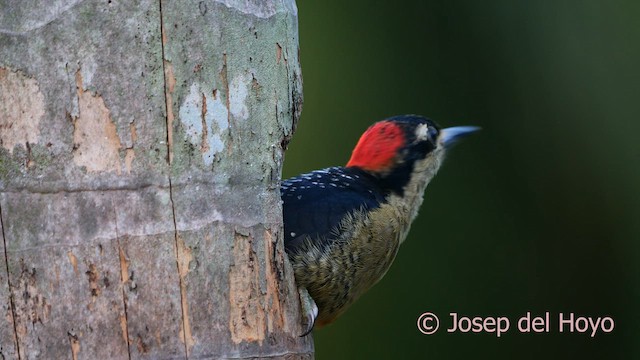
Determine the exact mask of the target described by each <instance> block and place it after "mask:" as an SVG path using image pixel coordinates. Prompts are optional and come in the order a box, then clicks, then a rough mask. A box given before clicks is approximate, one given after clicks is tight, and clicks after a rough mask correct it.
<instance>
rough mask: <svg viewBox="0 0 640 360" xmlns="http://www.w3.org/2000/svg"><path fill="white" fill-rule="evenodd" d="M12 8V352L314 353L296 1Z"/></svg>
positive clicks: (2, 132)
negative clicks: (292, 155)
mask: <svg viewBox="0 0 640 360" xmlns="http://www.w3.org/2000/svg"><path fill="white" fill-rule="evenodd" d="M45 4H46V5H41V2H40V1H37V0H26V1H25V0H20V1H19V0H5V1H1V0H0V219H1V222H0V225H1V227H2V240H3V241H2V243H0V246H1V249H2V252H1V253H0V254H1V255H0V256H2V258H3V260H2V261H1V263H2V266H0V304H1V306H2V316H0V355H2V356H4V358H9V359H10V358H18V359H33V358H44V359H54V358H72V359H106V358H113V359H131V358H136V359H137V358H149V359H156V358H192V359H209V358H260V357H268V358H302V359H307V358H312V357H313V340H312V338H311V337H310V336H308V337H305V338H300V337H299V336H298V335H299V334H300V333H301V332H302V324H301V316H300V313H299V303H298V297H297V292H296V287H295V284H294V282H293V273H292V271H291V267H290V265H289V263H288V260H287V258H286V255H285V253H284V249H283V243H282V216H281V213H282V212H281V201H280V192H279V182H280V176H281V175H280V174H281V166H282V160H283V151H284V150H283V148H284V147H286V143H287V141H288V139H289V138H290V136H291V135H292V132H293V130H294V128H295V124H296V122H297V119H298V116H299V113H300V108H301V102H302V80H301V75H300V64H299V60H298V34H297V32H298V29H297V10H296V5H295V2H294V0H281V1H276V0H269V1H258V0H255V1H251V0H250V1H244V0H208V1H199V2H195V1H166V0H162V1H159V0H157V1H151V0H139V1H115V0H114V1H107V0H103V1H98V0H84V1H82V0H57V1H51V2H45Z"/></svg>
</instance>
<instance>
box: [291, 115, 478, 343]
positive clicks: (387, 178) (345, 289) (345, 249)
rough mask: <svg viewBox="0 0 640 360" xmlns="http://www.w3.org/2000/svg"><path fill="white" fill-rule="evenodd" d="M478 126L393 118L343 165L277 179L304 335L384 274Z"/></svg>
mask: <svg viewBox="0 0 640 360" xmlns="http://www.w3.org/2000/svg"><path fill="white" fill-rule="evenodd" d="M478 129H479V128H477V127H472V126H461V127H452V128H447V129H441V128H440V127H439V126H438V125H437V124H436V123H435V122H433V121H432V120H430V119H427V118H424V117H422V116H417V115H403V116H395V117H392V118H389V119H386V120H383V121H380V122H377V123H375V124H373V125H372V126H371V127H369V129H367V131H365V133H364V134H363V135H362V137H361V138H360V140H359V141H358V144H357V145H356V147H355V149H354V150H353V153H352V155H351V159H350V160H349V162H348V163H347V165H346V166H345V167H341V166H340V167H331V168H327V169H323V170H316V171H313V172H310V173H307V174H303V175H300V176H296V177H294V178H291V179H288V180H285V181H283V183H282V188H281V194H282V200H283V215H284V230H285V237H284V244H285V250H286V252H287V254H288V255H289V259H290V261H291V263H292V265H293V270H294V273H295V279H296V285H297V286H298V291H299V293H300V300H301V303H302V309H303V312H304V315H305V317H306V322H307V324H306V330H305V332H304V334H303V336H304V335H306V334H308V333H309V332H311V330H312V329H313V327H314V324H315V325H317V326H323V325H326V324H328V323H331V322H332V321H334V320H335V319H336V318H337V317H338V316H339V315H340V314H341V313H343V312H344V311H345V310H346V309H347V307H349V305H351V304H352V303H353V302H354V301H355V300H356V299H358V297H360V296H361V295H362V294H363V293H364V292H365V291H367V290H368V289H369V288H370V287H371V286H373V285H374V284H375V283H377V282H378V281H379V280H380V279H381V278H382V277H383V276H384V274H385V273H386V272H387V270H388V269H389V267H390V266H391V263H392V262H393V259H394V258H395V256H396V253H397V252H398V247H399V246H400V244H402V242H403V241H404V240H405V238H406V237H407V233H408V232H409V228H410V226H411V222H412V221H413V219H415V217H416V215H417V214H418V209H419V208H420V205H421V204H422V198H423V193H424V190H425V188H426V186H427V184H428V183H429V181H430V180H431V179H432V178H433V176H434V175H435V174H436V172H437V171H438V168H439V167H440V164H441V163H442V160H443V159H444V155H445V153H446V151H447V149H448V148H449V147H450V146H451V145H452V144H453V143H455V142H456V141H457V140H458V139H460V138H461V137H463V136H465V135H468V134H470V133H472V132H474V131H476V130H478Z"/></svg>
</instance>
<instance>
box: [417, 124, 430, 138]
mask: <svg viewBox="0 0 640 360" xmlns="http://www.w3.org/2000/svg"><path fill="white" fill-rule="evenodd" d="M428 137H429V126H427V125H426V124H420V125H418V127H417V128H416V139H418V140H420V141H422V140H427V138H428Z"/></svg>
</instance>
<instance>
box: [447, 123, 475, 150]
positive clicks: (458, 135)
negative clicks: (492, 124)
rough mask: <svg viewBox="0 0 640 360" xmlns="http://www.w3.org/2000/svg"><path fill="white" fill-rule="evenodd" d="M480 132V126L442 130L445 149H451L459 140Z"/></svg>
mask: <svg viewBox="0 0 640 360" xmlns="http://www.w3.org/2000/svg"><path fill="white" fill-rule="evenodd" d="M478 130H480V127H478V126H455V127H450V128H446V129H442V130H440V138H441V139H442V143H443V144H444V147H446V148H450V147H451V146H452V145H453V144H455V143H457V142H458V140H460V139H462V138H464V137H467V136H469V135H471V134H472V133H474V132H476V131H478Z"/></svg>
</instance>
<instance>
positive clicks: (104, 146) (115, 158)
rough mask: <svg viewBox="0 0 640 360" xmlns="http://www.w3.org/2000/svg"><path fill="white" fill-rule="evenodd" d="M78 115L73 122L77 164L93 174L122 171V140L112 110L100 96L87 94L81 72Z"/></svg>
mask: <svg viewBox="0 0 640 360" xmlns="http://www.w3.org/2000/svg"><path fill="white" fill-rule="evenodd" d="M76 86H77V93H78V116H77V117H75V118H74V119H73V144H74V145H73V161H74V163H75V164H76V165H77V166H84V167H85V168H86V169H87V171H89V172H108V171H115V172H116V173H117V174H120V173H121V169H120V153H119V152H120V149H121V147H122V146H121V144H120V137H119V136H118V132H117V129H116V125H115V124H114V122H113V120H112V119H111V115H110V113H109V109H108V108H107V107H106V105H105V103H104V100H103V99H102V97H101V96H100V95H98V94H95V95H94V94H91V92H88V91H85V90H84V87H83V84H82V75H81V73H80V71H78V72H77V73H76Z"/></svg>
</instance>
